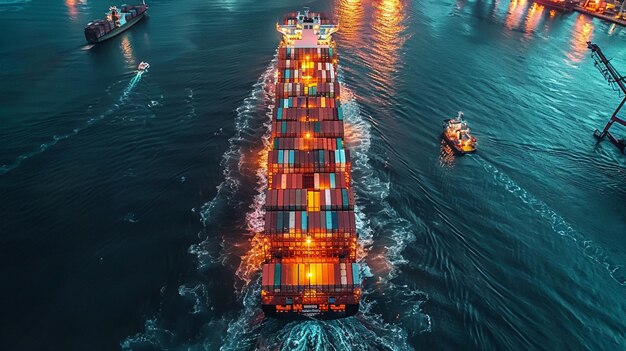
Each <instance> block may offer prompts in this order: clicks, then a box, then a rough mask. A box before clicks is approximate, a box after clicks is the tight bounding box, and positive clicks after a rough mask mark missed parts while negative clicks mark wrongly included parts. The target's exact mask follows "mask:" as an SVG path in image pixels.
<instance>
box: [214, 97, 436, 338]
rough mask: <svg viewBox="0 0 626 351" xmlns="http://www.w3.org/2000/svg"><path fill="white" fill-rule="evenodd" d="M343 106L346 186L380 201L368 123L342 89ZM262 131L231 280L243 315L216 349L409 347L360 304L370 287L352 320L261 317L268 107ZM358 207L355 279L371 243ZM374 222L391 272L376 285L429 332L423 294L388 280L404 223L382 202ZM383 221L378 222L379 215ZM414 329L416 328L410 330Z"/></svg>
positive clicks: (368, 305)
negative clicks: (349, 171) (245, 237)
mask: <svg viewBox="0 0 626 351" xmlns="http://www.w3.org/2000/svg"><path fill="white" fill-rule="evenodd" d="M342 108H343V109H344V116H345V123H346V137H345V140H346V147H348V148H350V150H351V151H352V155H353V156H352V161H353V170H354V173H355V174H359V175H358V176H357V177H358V178H355V180H354V182H353V184H354V188H355V190H356V196H357V204H358V203H359V202H363V201H376V202H380V201H382V202H385V198H386V197H387V196H388V191H389V184H388V183H384V182H382V181H381V180H380V179H379V178H378V177H377V176H376V175H375V172H374V170H373V168H372V166H371V165H370V164H369V162H368V155H367V153H368V151H369V147H370V145H371V135H370V125H369V123H368V122H367V121H366V120H365V119H364V118H363V116H362V115H361V112H360V109H359V107H358V104H357V102H356V99H355V98H354V96H353V94H352V93H351V91H350V90H349V89H348V88H347V87H345V85H342ZM266 117H267V119H266V123H265V125H266V127H267V128H268V129H267V132H266V133H265V134H264V137H263V144H264V148H263V150H262V151H261V152H260V153H259V156H260V157H259V158H260V162H259V168H258V170H257V172H256V174H257V188H256V190H257V194H256V195H255V198H254V201H253V203H252V205H251V206H250V207H251V210H250V211H249V212H248V213H247V215H246V220H247V226H248V228H247V229H248V233H249V235H251V236H252V240H251V243H252V245H251V246H252V247H251V249H250V251H249V252H248V253H247V255H245V256H244V257H243V258H242V262H241V264H240V266H239V268H238V270H237V275H238V277H239V278H240V279H241V280H242V281H243V282H244V285H243V286H242V287H241V288H240V289H238V290H237V291H238V293H239V296H240V298H241V302H242V306H243V308H242V311H241V312H240V314H239V316H238V317H237V318H235V319H233V320H232V321H231V322H230V323H229V324H228V328H227V332H226V337H225V339H224V344H223V345H222V347H221V350H242V349H244V350H245V349H255V348H257V349H258V348H261V349H278V350H337V349H340V350H344V349H345V350H363V349H373V348H382V349H390V350H410V349H412V347H411V346H410V345H409V344H408V341H407V338H408V333H407V332H406V331H405V330H404V329H403V327H402V326H401V325H400V324H399V323H395V322H394V323H392V322H388V321H386V320H385V319H384V318H383V317H382V316H381V315H380V314H377V313H375V312H374V311H373V310H374V309H375V306H376V302H375V301H367V300H368V298H371V297H372V296H373V295H375V294H376V292H375V291H374V290H371V289H367V288H366V289H365V290H364V291H363V297H364V299H363V302H362V303H361V312H359V313H358V314H357V315H356V316H355V317H350V318H346V319H341V320H333V321H319V320H313V319H312V320H311V321H305V322H302V321H294V322H290V323H285V322H283V321H278V320H273V319H267V320H264V317H263V312H262V311H261V308H260V302H259V294H260V282H259V279H260V274H259V273H260V272H259V268H260V265H261V263H262V261H263V255H262V253H263V251H262V243H261V241H260V238H259V237H258V236H256V235H255V233H258V232H260V230H261V229H262V228H263V215H264V211H263V209H262V207H263V204H264V202H265V198H264V191H265V189H266V188H267V178H266V176H265V174H266V169H265V167H266V166H265V165H266V161H267V151H268V150H269V136H270V130H269V127H270V125H271V110H270V111H269V112H267V114H266ZM363 209H364V206H359V207H358V208H357V230H358V232H359V254H358V261H359V263H360V265H361V270H362V275H363V276H366V277H372V274H371V272H370V268H369V267H368V265H367V262H366V261H367V260H366V259H365V258H366V256H367V253H368V248H369V247H370V246H371V245H372V244H373V242H374V237H375V235H374V230H373V229H372V228H371V227H370V219H368V217H367V216H366V215H365V213H364V212H363ZM375 217H376V218H374V221H376V222H377V223H378V222H381V221H385V225H386V226H390V227H391V228H392V230H390V232H389V233H390V236H391V238H392V239H393V240H394V242H395V244H393V245H388V246H387V250H386V253H385V257H383V258H382V260H383V261H384V262H385V264H386V265H388V266H389V267H390V268H388V269H386V270H384V271H385V272H386V275H385V276H380V277H378V278H379V282H382V283H384V284H385V287H384V288H385V290H388V293H389V294H390V295H393V296H394V297H397V298H399V299H400V300H402V301H405V302H407V303H409V304H412V305H411V306H405V307H406V313H404V314H403V317H402V321H405V320H407V321H410V323H411V327H412V328H413V331H415V330H417V332H425V331H430V328H431V321H430V316H428V315H427V314H425V313H423V312H422V311H421V308H420V307H421V305H422V304H423V303H424V302H425V301H426V297H425V295H424V294H422V293H420V292H416V291H412V290H409V289H408V287H406V286H398V285H395V284H393V283H392V282H391V281H390V280H391V279H392V278H394V277H395V276H397V274H398V268H397V266H396V265H398V264H401V263H403V262H405V261H404V259H403V258H402V256H401V252H402V251H403V250H404V248H405V247H406V245H407V244H408V243H409V242H410V241H412V240H414V234H413V233H412V231H411V230H410V224H409V222H408V221H406V220H403V219H401V218H400V217H399V215H398V214H397V213H396V212H395V210H393V208H391V206H389V204H387V203H386V202H385V207H384V208H383V210H382V211H381V213H379V214H376V215H375ZM383 217H384V218H383ZM416 324H417V325H416Z"/></svg>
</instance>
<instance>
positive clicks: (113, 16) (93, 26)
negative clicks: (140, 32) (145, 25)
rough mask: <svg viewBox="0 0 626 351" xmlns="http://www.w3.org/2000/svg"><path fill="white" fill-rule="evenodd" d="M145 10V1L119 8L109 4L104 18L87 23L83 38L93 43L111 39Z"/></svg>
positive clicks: (142, 14) (143, 14) (146, 8)
mask: <svg viewBox="0 0 626 351" xmlns="http://www.w3.org/2000/svg"><path fill="white" fill-rule="evenodd" d="M147 11H148V5H146V3H145V1H143V2H142V3H141V4H139V5H122V8H121V9H118V8H117V7H116V6H111V7H110V8H109V12H107V13H106V18H105V19H99V20H95V21H92V22H89V23H87V26H85V39H87V41H88V42H90V43H93V44H95V43H100V42H103V41H105V40H107V39H111V38H113V37H114V36H116V35H118V34H120V33H122V32H124V31H125V30H127V29H128V28H130V27H132V26H133V25H134V24H135V23H137V22H139V21H140V20H141V19H142V18H143V17H144V16H145V15H146V12H147Z"/></svg>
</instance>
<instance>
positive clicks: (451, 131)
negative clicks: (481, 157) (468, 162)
mask: <svg viewBox="0 0 626 351" xmlns="http://www.w3.org/2000/svg"><path fill="white" fill-rule="evenodd" d="M443 138H444V139H445V140H446V142H447V143H448V144H449V145H450V146H451V147H452V149H453V150H454V151H456V152H457V153H459V154H462V155H464V154H470V153H473V152H476V138H475V137H473V136H472V135H470V133H469V128H468V127H467V122H466V121H465V120H464V119H463V112H460V111H459V115H458V116H457V117H456V118H450V119H446V120H444V121H443Z"/></svg>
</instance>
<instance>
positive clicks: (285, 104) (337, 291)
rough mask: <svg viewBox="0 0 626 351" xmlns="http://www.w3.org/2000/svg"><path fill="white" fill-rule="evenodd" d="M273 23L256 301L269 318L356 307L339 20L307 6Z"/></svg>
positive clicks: (357, 278) (329, 314)
mask: <svg viewBox="0 0 626 351" xmlns="http://www.w3.org/2000/svg"><path fill="white" fill-rule="evenodd" d="M276 29H277V30H278V31H279V32H280V33H281V34H282V41H281V43H280V45H279V48H278V69H277V80H276V100H275V105H274V109H273V117H272V126H271V128H272V134H271V149H270V151H269V155H268V162H267V172H268V189H267V191H266V193H265V211H266V212H265V225H264V232H263V233H262V235H263V246H264V247H263V249H264V255H265V262H264V264H263V272H262V287H261V304H262V307H263V311H264V313H265V315H266V316H272V317H281V316H284V317H288V318H296V317H306V318H310V317H314V318H319V319H334V318H341V317H347V316H350V315H354V314H355V313H356V312H357V311H358V309H359V302H360V297H361V274H360V270H359V265H358V264H357V263H356V251H357V237H358V233H357V229H356V224H355V213H354V193H353V191H352V189H351V186H350V182H351V179H350V176H351V175H350V167H351V164H350V151H349V150H347V149H346V148H345V147H344V139H343V138H344V123H343V122H344V115H343V110H342V107H341V103H340V93H341V92H340V85H339V82H338V80H337V60H338V56H337V51H336V44H335V42H334V40H333V39H332V34H333V33H334V32H336V31H337V30H338V26H336V25H333V24H331V23H330V20H329V19H328V18H326V17H325V16H324V15H323V14H320V13H312V12H310V11H309V10H308V9H305V10H304V11H301V12H297V13H291V14H288V15H286V16H285V17H284V19H283V22H282V24H277V25H276Z"/></svg>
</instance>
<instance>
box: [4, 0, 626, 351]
mask: <svg viewBox="0 0 626 351" xmlns="http://www.w3.org/2000/svg"><path fill="white" fill-rule="evenodd" d="M108 5H109V4H108V3H97V2H95V1H88V0H83V1H81V0H66V1H65V2H62V1H44V0H32V1H11V0H9V1H6V0H4V1H2V0H0V22H1V23H2V24H3V31H2V32H1V34H0V78H1V79H2V81H3V84H2V85H0V102H1V103H0V118H1V124H0V200H1V201H0V204H1V205H0V218H1V219H2V220H1V221H0V265H1V267H3V268H2V282H3V283H2V293H1V295H0V297H1V300H0V301H2V304H1V309H0V325H1V326H2V327H1V328H0V344H1V345H0V348H1V349H3V350H115V349H123V350H215V349H220V348H221V349H223V350H245V349H271V350H274V349H283V350H290V349H299V350H306V349H319V350H344V349H354V350H366V349H385V350H405V349H442V350H457V349H464V350H471V349H482V350H529V349H545V350H557V349H567V350H622V349H626V298H625V297H626V268H625V267H624V264H625V263H626V244H625V243H624V240H623V238H624V235H626V208H625V207H624V203H625V201H626V190H625V188H624V183H625V181H626V161H625V160H626V159H624V156H622V155H621V154H619V152H618V151H617V149H615V148H614V147H612V145H610V144H609V143H607V142H604V143H600V144H596V142H595V140H594V139H593V137H592V132H593V130H594V129H595V128H601V127H603V126H604V123H606V121H607V119H608V116H609V115H610V114H611V113H612V110H613V108H614V107H615V106H616V105H617V103H618V102H619V96H618V94H617V93H616V92H614V91H612V90H611V89H610V87H609V86H608V85H607V84H606V82H605V81H604V80H603V79H602V77H601V75H600V74H599V73H598V72H597V71H596V70H595V69H594V67H593V61H592V60H591V59H590V57H589V52H588V50H587V49H586V44H585V42H586V41H587V40H592V41H594V42H596V43H598V44H599V45H600V46H601V48H602V49H604V51H605V53H606V54H607V55H608V56H609V57H613V61H612V62H613V64H614V65H615V66H616V67H617V68H618V69H619V68H622V71H625V72H626V59H625V57H626V45H625V44H626V31H625V29H624V28H621V27H615V26H612V25H611V24H607V23H603V22H601V21H598V20H595V19H593V20H592V19H590V18H587V17H585V16H580V15H579V14H576V13H572V14H561V13H555V12H553V11H550V10H549V9H547V8H543V7H540V6H537V5H533V3H532V2H530V1H525V2H524V1H522V0H520V1H513V2H508V1H497V0H490V1H484V0H473V1H456V2H454V1H450V0H444V1H432V0H427V1H421V2H417V1H407V0H378V1H360V0H337V1H313V2H309V3H308V5H309V6H311V7H312V8H314V9H317V10H323V11H327V12H329V13H332V14H333V15H334V16H335V17H336V18H337V19H338V21H339V22H340V25H341V30H340V33H339V34H338V35H337V36H336V39H337V42H338V47H339V52H340V55H341V61H340V63H341V72H340V74H341V79H342V82H343V85H344V88H343V93H342V100H343V102H344V106H345V108H346V112H347V113H346V115H347V124H348V125H347V128H348V138H347V145H348V147H350V148H351V149H353V150H354V157H353V158H354V159H353V169H354V186H355V190H356V194H357V196H358V205H359V209H358V219H359V223H358V226H359V228H360V234H361V244H362V247H363V249H362V251H361V255H360V257H361V262H362V266H363V270H364V273H366V274H368V275H370V276H371V277H369V278H368V280H367V282H366V289H365V291H364V301H363V303H362V306H361V312H360V313H359V314H358V315H357V316H356V317H352V318H348V319H343V320H338V321H331V322H317V321H308V322H285V321H276V320H264V319H263V315H262V313H261V310H260V304H259V300H258V295H259V294H258V292H259V291H258V281H257V279H258V277H259V274H258V270H257V267H258V263H259V262H260V256H259V250H258V246H257V245H256V239H255V235H254V234H255V231H256V229H258V228H259V227H260V226H261V223H260V215H261V211H260V208H261V204H262V202H263V198H262V196H261V195H260V194H261V193H262V191H263V189H264V186H265V179H264V177H263V170H262V168H260V165H261V164H262V160H263V157H264V152H263V151H264V142H267V135H268V125H267V122H268V121H269V117H268V112H269V111H270V105H271V99H272V94H273V88H272V84H271V83H272V82H273V75H274V68H273V59H274V54H275V48H276V45H277V43H278V40H279V36H278V35H277V33H276V32H275V30H274V25H275V22H276V21H277V20H278V19H279V18H280V16H281V15H282V14H283V13H285V12H288V11H292V10H294V9H297V8H298V7H300V6H303V5H305V3H304V2H298V3H294V2H292V1H286V0H281V1H278V0H274V1H265V2H255V1H226V0H223V1H201V0H185V1H176V2H175V1H157V0H155V1H153V2H150V6H151V7H150V11H149V12H150V18H148V19H147V20H145V21H142V22H140V23H139V24H137V25H136V26H135V27H134V28H133V29H132V30H130V31H128V32H126V33H125V34H123V35H121V36H119V37H117V38H115V39H113V40H110V41H108V42H106V43H103V44H101V45H97V46H91V45H86V44H85V41H84V38H83V35H82V28H83V26H84V24H85V23H87V22H88V21H89V20H91V19H94V18H98V17H100V16H101V15H102V14H103V13H104V12H105V11H106V9H107V7H108ZM141 61H148V62H150V64H151V66H152V67H151V68H150V69H149V71H148V72H145V73H143V74H138V73H137V72H136V71H135V68H136V66H137V64H138V63H139V62H141ZM458 110H463V111H464V112H465V116H466V117H467V118H468V120H469V122H470V127H471V128H472V130H473V131H474V133H475V134H476V136H477V138H478V140H479V152H478V153H477V154H475V155H472V156H466V157H461V158H459V157H454V156H452V155H451V154H450V150H449V149H447V148H446V147H445V146H442V144H441V139H440V132H441V130H440V121H441V120H442V119H444V118H449V117H451V116H454V115H455V114H456V112H457V111H458ZM615 132H616V134H618V135H620V133H621V135H622V136H624V135H626V129H625V128H622V129H620V128H619V127H617V128H615Z"/></svg>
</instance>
